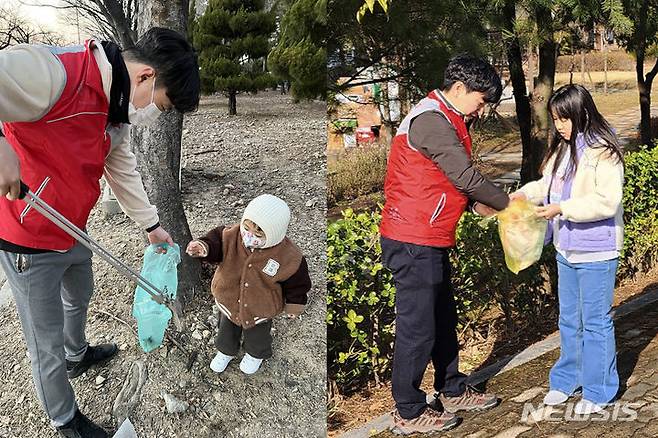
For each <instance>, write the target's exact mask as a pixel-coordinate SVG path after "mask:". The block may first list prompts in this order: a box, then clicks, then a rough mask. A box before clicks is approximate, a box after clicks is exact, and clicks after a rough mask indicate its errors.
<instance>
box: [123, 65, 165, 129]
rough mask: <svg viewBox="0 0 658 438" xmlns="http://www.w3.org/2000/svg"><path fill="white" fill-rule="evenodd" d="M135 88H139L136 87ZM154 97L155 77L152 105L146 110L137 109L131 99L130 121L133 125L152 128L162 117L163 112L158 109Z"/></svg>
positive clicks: (129, 108)
mask: <svg viewBox="0 0 658 438" xmlns="http://www.w3.org/2000/svg"><path fill="white" fill-rule="evenodd" d="M135 88H137V86H136V85H135ZM135 88H133V92H132V93H130V94H133V93H134V92H135ZM154 96H155V77H153V89H152V90H151V103H150V104H149V105H147V106H146V107H144V108H135V105H133V101H132V98H131V99H130V103H128V120H129V121H130V124H131V125H135V126H150V125H152V124H153V122H155V121H156V119H157V118H158V117H159V116H160V114H161V113H162V111H160V108H158V106H157V105H156V104H155V102H153V97H154Z"/></svg>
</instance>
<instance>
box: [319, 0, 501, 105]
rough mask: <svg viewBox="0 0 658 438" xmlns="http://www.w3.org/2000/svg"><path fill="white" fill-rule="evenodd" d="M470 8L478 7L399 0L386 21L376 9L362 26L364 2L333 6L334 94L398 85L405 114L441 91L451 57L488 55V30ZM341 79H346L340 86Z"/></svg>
mask: <svg viewBox="0 0 658 438" xmlns="http://www.w3.org/2000/svg"><path fill="white" fill-rule="evenodd" d="M466 3H468V4H471V3H476V2H462V1H451V0H449V1H440V0H432V1H420V0H395V1H394V2H389V8H388V15H386V14H385V13H383V12H382V11H380V10H379V8H377V9H375V13H374V14H366V15H365V16H364V17H363V18H362V19H361V22H360V23H359V22H357V20H356V17H355V14H354V13H355V11H356V10H357V9H358V8H359V7H360V6H361V5H362V4H363V1H362V0H332V1H330V2H329V3H328V17H329V24H328V34H327V50H328V54H327V56H328V78H329V81H328V84H329V87H330V91H332V92H334V93H342V92H343V91H344V90H346V89H348V88H350V87H352V86H356V85H366V84H373V83H388V82H395V83H397V84H398V85H399V89H400V97H399V99H400V101H401V102H400V103H401V106H402V108H403V113H404V112H405V111H406V110H407V109H408V107H409V104H410V102H413V101H415V100H418V99H419V98H420V97H421V96H423V95H425V94H426V93H427V92H428V91H430V90H432V89H435V88H437V87H439V86H440V85H441V81H442V78H443V70H444V69H445V66H446V65H447V62H448V60H449V58H450V57H451V55H453V54H456V53H459V52H462V51H468V52H471V53H475V54H480V55H483V54H485V53H487V51H488V50H487V48H488V45H489V40H488V32H487V29H485V27H484V23H483V22H482V21H481V20H474V19H473V17H472V16H469V15H468V14H467V9H466V8H465V7H464V4H466ZM464 29H468V32H464ZM438 35H440V38H439V37H437V36H438ZM340 78H344V79H343V80H341V81H340V83H339V79H340Z"/></svg>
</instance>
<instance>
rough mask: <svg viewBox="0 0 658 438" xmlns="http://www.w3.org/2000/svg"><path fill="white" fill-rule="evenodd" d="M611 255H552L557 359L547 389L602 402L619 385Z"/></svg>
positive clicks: (613, 394) (614, 392)
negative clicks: (578, 259)
mask: <svg viewBox="0 0 658 438" xmlns="http://www.w3.org/2000/svg"><path fill="white" fill-rule="evenodd" d="M617 262H618V260H617V259H613V260H606V261H601V262H592V263H569V262H568V261H567V260H566V259H565V258H564V257H562V255H560V254H558V255H557V267H558V296H559V301H560V320H559V328H560V358H559V359H558V361H557V362H556V363H555V365H553V368H551V372H550V375H549V381H550V386H551V389H555V390H558V391H561V392H564V393H565V394H572V393H573V392H574V391H575V390H576V389H577V388H579V387H582V390H583V398H584V399H586V400H589V401H591V402H594V403H608V402H610V401H612V400H613V399H614V398H615V395H616V394H617V391H618V389H619V376H618V374H617V357H616V351H615V328H614V326H613V323H612V317H611V316H610V310H611V308H612V296H613V293H614V289H615V273H616V271H617Z"/></svg>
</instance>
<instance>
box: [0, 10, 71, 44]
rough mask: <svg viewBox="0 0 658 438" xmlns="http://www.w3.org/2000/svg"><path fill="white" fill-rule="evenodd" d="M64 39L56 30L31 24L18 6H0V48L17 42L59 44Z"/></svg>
mask: <svg viewBox="0 0 658 438" xmlns="http://www.w3.org/2000/svg"><path fill="white" fill-rule="evenodd" d="M62 40H63V39H62V36H61V35H59V34H57V33H56V32H52V31H50V30H47V29H43V28H42V27H40V26H35V25H33V24H31V23H30V22H29V21H28V20H26V19H25V18H23V17H22V16H21V14H20V12H19V11H18V9H17V8H13V7H9V6H7V7H1V8H0V50H2V49H5V48H7V47H9V46H13V45H16V44H35V43H41V44H50V45H58V44H60V43H61V42H62Z"/></svg>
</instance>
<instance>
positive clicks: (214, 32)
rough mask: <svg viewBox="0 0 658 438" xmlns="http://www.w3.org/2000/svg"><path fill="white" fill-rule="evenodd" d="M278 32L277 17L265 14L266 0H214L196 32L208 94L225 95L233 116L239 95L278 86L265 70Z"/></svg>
mask: <svg viewBox="0 0 658 438" xmlns="http://www.w3.org/2000/svg"><path fill="white" fill-rule="evenodd" d="M275 29H276V23H275V16H274V14H273V13H272V12H267V11H265V10H264V2H263V1H262V0H246V1H237V0H210V2H209V4H208V8H207V9H206V11H205V13H204V14H203V15H202V16H201V17H199V20H198V22H197V23H196V26H195V27H194V32H193V43H194V46H195V47H196V49H197V50H199V64H200V66H201V81H202V82H201V84H202V88H203V91H204V92H207V93H212V92H216V91H220V92H223V93H224V94H226V95H227V96H228V98H229V114H231V115H234V114H237V108H236V107H237V103H236V95H237V94H238V93H239V92H241V91H246V92H256V91H258V90H263V89H265V88H267V87H269V86H272V85H273V84H274V83H275V82H274V79H273V77H272V75H271V74H270V73H269V72H267V71H266V69H265V57H266V56H267V54H268V52H269V49H270V47H269V41H268V39H269V37H270V35H271V34H272V33H273V32H274V30H275Z"/></svg>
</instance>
